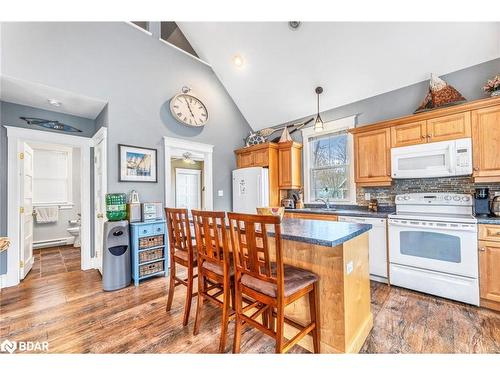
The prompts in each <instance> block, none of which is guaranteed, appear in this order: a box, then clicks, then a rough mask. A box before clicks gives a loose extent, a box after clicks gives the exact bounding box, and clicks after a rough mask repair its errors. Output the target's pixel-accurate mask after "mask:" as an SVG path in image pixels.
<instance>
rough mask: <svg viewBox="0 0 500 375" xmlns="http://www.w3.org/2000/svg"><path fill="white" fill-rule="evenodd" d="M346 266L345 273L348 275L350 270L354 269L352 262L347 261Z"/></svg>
mask: <svg viewBox="0 0 500 375" xmlns="http://www.w3.org/2000/svg"><path fill="white" fill-rule="evenodd" d="M346 268H347V269H346V273H347V274H348V275H349V274H350V273H351V272H352V270H353V269H354V264H353V263H352V260H351V261H350V262H349V263H347V267H346Z"/></svg>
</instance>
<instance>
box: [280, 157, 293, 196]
mask: <svg viewBox="0 0 500 375" xmlns="http://www.w3.org/2000/svg"><path fill="white" fill-rule="evenodd" d="M278 155H279V186H280V189H286V188H287V186H290V185H292V150H291V148H284V149H280V150H279V152H278Z"/></svg>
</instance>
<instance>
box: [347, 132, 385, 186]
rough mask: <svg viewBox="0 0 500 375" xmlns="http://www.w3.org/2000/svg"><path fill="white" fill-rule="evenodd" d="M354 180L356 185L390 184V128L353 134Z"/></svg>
mask: <svg viewBox="0 0 500 375" xmlns="http://www.w3.org/2000/svg"><path fill="white" fill-rule="evenodd" d="M354 159H355V162H354V164H355V180H356V183H357V184H358V186H387V185H390V184H391V181H392V178H391V129H390V128H385V129H378V130H372V131H367V132H362V133H356V134H354Z"/></svg>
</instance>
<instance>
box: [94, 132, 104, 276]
mask: <svg viewBox="0 0 500 375" xmlns="http://www.w3.org/2000/svg"><path fill="white" fill-rule="evenodd" d="M92 140H93V141H94V267H95V268H97V269H98V270H99V272H101V274H102V242H103V230H104V222H105V221H106V214H105V211H106V193H107V168H106V167H107V129H106V128H104V127H102V128H101V129H99V131H98V132H97V133H96V134H95V135H94V137H93V138H92Z"/></svg>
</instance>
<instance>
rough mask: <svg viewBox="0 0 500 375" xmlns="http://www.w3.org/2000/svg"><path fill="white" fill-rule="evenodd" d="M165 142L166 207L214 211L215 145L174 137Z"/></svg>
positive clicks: (165, 138)
mask: <svg viewBox="0 0 500 375" xmlns="http://www.w3.org/2000/svg"><path fill="white" fill-rule="evenodd" d="M164 145H165V206H166V207H185V208H188V209H191V208H196V207H198V208H199V209H201V210H212V209H213V176H212V154H213V147H214V146H213V145H209V144H205V143H198V142H191V141H187V140H185V139H179V138H171V137H164ZM177 176H179V178H177Z"/></svg>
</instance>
